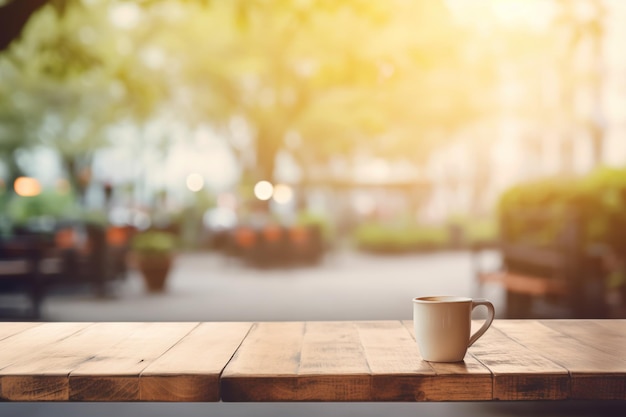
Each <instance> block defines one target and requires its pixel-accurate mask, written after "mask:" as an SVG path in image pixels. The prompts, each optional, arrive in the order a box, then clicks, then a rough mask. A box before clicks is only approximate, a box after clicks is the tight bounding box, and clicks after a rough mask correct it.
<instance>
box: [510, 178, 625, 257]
mask: <svg viewBox="0 0 626 417" xmlns="http://www.w3.org/2000/svg"><path fill="white" fill-rule="evenodd" d="M534 211H536V212H541V213H543V214H544V216H545V217H547V219H548V220H547V221H545V222H542V223H541V225H540V227H538V226H537V225H536V224H533V223H529V222H528V221H527V218H525V217H524V214H525V213H532V212H534ZM498 213H499V223H500V229H501V232H502V234H503V237H504V238H505V239H513V240H515V239H519V238H525V239H526V240H534V241H536V242H538V243H546V244H549V243H550V242H554V240H555V239H556V238H557V236H558V233H559V230H561V228H562V226H563V224H564V220H565V219H566V218H567V217H568V216H572V215H575V216H576V217H577V218H578V221H579V224H580V227H581V229H580V233H581V236H580V240H581V241H580V243H581V244H587V245H589V244H594V243H602V244H608V245H610V246H612V247H614V248H618V249H619V250H626V238H625V237H624V235H625V234H626V169H615V168H601V169H597V170H595V171H594V172H592V173H591V174H589V175H586V176H583V177H579V178H572V179H559V178H550V179H543V180H539V181H533V182H529V183H524V184H520V185H517V186H515V187H512V188H510V189H509V190H507V191H506V192H505V193H504V194H503V195H502V197H501V199H500V201H499V204H498Z"/></svg>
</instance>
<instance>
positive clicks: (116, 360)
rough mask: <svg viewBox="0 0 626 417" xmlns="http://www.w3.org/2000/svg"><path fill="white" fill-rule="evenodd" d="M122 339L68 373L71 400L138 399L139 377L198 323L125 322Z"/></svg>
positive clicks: (95, 353)
mask: <svg viewBox="0 0 626 417" xmlns="http://www.w3.org/2000/svg"><path fill="white" fill-rule="evenodd" d="M126 325H127V326H132V327H133V328H132V329H131V330H130V331H128V332H126V334H125V336H124V338H123V339H122V340H121V341H119V343H115V344H113V345H111V346H109V347H107V348H106V349H100V350H98V351H97V352H94V354H93V356H92V357H91V358H90V359H89V360H88V361H86V362H83V363H80V364H78V366H77V367H76V368H75V369H74V370H72V372H71V373H70V380H69V383H70V400H72V401H139V400H140V395H139V376H140V374H141V372H143V371H144V370H145V369H146V368H147V367H148V366H149V365H150V364H151V363H152V362H154V361H155V360H156V359H157V358H159V357H160V356H161V355H163V354H164V353H165V352H167V351H168V350H169V349H170V348H172V346H174V345H176V343H178V342H179V341H180V340H181V339H182V338H183V337H184V336H186V335H187V334H188V333H189V332H191V330H193V329H194V328H195V327H197V326H198V323H141V324H140V325H139V326H138V327H135V326H136V323H126Z"/></svg>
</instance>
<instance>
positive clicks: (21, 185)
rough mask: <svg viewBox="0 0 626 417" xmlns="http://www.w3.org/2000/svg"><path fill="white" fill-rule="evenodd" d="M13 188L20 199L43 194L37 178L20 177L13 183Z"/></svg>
mask: <svg viewBox="0 0 626 417" xmlns="http://www.w3.org/2000/svg"><path fill="white" fill-rule="evenodd" d="M13 188H14V189H15V193H16V194H17V195H19V196H20V197H34V196H36V195H39V194H41V184H40V183H39V181H37V180H36V179H35V178H30V177H19V178H18V179H16V180H15V183H13Z"/></svg>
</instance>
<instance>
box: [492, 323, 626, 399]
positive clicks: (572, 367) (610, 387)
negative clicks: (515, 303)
mask: <svg viewBox="0 0 626 417" xmlns="http://www.w3.org/2000/svg"><path fill="white" fill-rule="evenodd" d="M580 323H581V325H582V323H583V322H582V321H580ZM497 326H498V328H499V329H501V330H502V331H503V332H505V333H506V334H507V336H509V337H511V338H513V339H515V340H516V341H517V342H519V343H520V344H522V345H524V346H526V347H527V348H529V349H531V350H533V351H534V352H536V353H537V354H540V355H542V356H544V357H546V358H548V359H549V360H551V361H552V362H554V363H558V364H559V365H561V366H563V367H564V368H566V369H567V370H568V371H569V373H570V375H571V392H570V395H569V398H572V399H584V400H592V399H613V400H624V399H626V361H623V360H621V359H619V358H618V357H616V356H615V355H612V354H608V353H606V352H605V351H603V350H601V349H599V348H598V347H594V346H590V345H589V344H587V343H583V342H581V340H579V339H577V338H575V337H572V336H570V335H568V334H566V333H564V332H562V331H560V330H555V329H557V328H558V323H553V324H550V325H548V321H546V320H542V321H541V322H537V321H526V320H524V321H518V320H503V321H501V322H498V324H497ZM553 327H554V328H553ZM572 331H573V330H572V329H571V328H570V332H572ZM601 343H603V342H602V340H598V344H601Z"/></svg>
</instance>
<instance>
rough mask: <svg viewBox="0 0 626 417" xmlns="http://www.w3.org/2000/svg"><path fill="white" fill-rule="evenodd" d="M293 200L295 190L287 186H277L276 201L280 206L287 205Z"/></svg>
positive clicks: (275, 189) (275, 188) (275, 190)
mask: <svg viewBox="0 0 626 417" xmlns="http://www.w3.org/2000/svg"><path fill="white" fill-rule="evenodd" d="M292 198H293V190H292V188H291V187H290V186H288V185H286V184H276V187H274V201H276V202H277V203H278V204H287V203H289V202H290V201H291V199H292Z"/></svg>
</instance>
